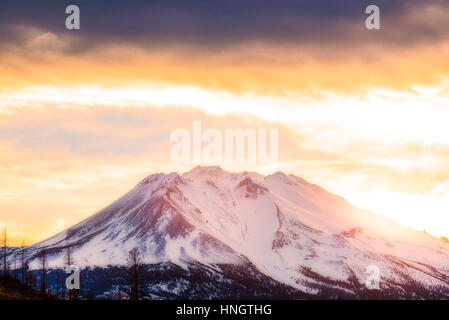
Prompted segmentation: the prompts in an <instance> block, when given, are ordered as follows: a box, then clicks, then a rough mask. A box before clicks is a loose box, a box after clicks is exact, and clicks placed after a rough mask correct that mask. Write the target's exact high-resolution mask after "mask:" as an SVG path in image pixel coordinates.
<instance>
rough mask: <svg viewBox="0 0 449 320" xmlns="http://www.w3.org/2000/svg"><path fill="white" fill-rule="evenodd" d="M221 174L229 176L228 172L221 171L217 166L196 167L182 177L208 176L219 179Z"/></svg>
mask: <svg viewBox="0 0 449 320" xmlns="http://www.w3.org/2000/svg"><path fill="white" fill-rule="evenodd" d="M223 174H229V172H227V171H225V170H223V169H222V168H221V167H219V166H196V167H195V168H193V169H192V170H190V171H187V172H186V173H184V174H183V176H184V175H185V176H187V177H197V176H209V177H219V176H222V175H223Z"/></svg>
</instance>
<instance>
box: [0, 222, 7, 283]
mask: <svg viewBox="0 0 449 320" xmlns="http://www.w3.org/2000/svg"><path fill="white" fill-rule="evenodd" d="M0 244H1V246H2V255H3V256H2V264H3V279H4V281H6V278H7V277H8V260H7V256H6V252H7V247H8V238H7V235H6V228H4V229H3V235H2V238H1V240H0Z"/></svg>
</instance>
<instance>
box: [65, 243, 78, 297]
mask: <svg viewBox="0 0 449 320" xmlns="http://www.w3.org/2000/svg"><path fill="white" fill-rule="evenodd" d="M64 264H65V267H66V268H69V267H70V266H72V265H74V264H75V260H74V259H73V256H72V247H67V248H66V250H65V255H64ZM80 283H81V275H80ZM79 295H80V289H70V290H68V292H67V297H68V299H69V300H78V299H79Z"/></svg>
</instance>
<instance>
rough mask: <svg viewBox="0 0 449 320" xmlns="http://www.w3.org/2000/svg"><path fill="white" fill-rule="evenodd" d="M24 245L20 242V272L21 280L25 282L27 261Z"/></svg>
mask: <svg viewBox="0 0 449 320" xmlns="http://www.w3.org/2000/svg"><path fill="white" fill-rule="evenodd" d="M25 251H26V248H25V245H24V243H23V242H22V246H21V247H20V274H21V276H22V282H23V283H24V284H25V283H26V271H27V269H28V267H27V263H26V260H25Z"/></svg>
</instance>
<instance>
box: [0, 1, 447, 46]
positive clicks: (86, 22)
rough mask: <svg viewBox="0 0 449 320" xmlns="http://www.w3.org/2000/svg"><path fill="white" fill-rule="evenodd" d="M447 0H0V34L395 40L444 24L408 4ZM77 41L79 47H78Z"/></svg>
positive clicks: (141, 39)
mask: <svg viewBox="0 0 449 320" xmlns="http://www.w3.org/2000/svg"><path fill="white" fill-rule="evenodd" d="M373 3H375V4H376V5H378V6H379V7H380V8H381V15H382V30H381V31H377V33H373V32H372V31H368V30H366V29H365V26H364V21H365V17H366V15H365V13H364V11H365V8H366V7H367V6H368V5H370V4H373ZM448 3H449V1H447V0H376V1H372V0H369V1H367V0H345V1H342V0H313V1H312V0H221V1H216V0H188V1H186V0H153V1H143V0H142V1H138V0H134V1H124V0H122V1H111V0H108V1H105V0H96V1H89V0H78V1H49V0H44V1H33V0H15V1H12V0H11V1H5V0H0V39H1V40H2V42H4V43H5V42H12V43H14V42H18V41H19V40H20V35H18V34H17V33H14V32H12V30H15V29H11V28H12V27H13V26H17V25H22V26H29V27H35V28H39V29H42V30H46V31H50V32H53V33H57V34H70V35H73V34H76V35H77V36H80V37H82V38H83V40H84V41H83V42H82V43H77V47H78V48H77V49H76V48H72V50H73V52H74V53H76V52H77V50H83V49H88V48H93V47H97V46H98V45H104V44H108V43H119V44H131V45H137V46H142V47H152V46H161V45H192V46H207V47H212V48H213V47H223V46H230V45H235V44H242V43H245V42H248V41H254V42H267V43H289V44H292V43H293V44H317V43H318V44H320V43H332V44H338V43H350V44H351V43H354V44H357V43H359V42H364V41H365V40H366V38H369V39H370V40H371V41H384V42H391V43H399V44H401V45H403V44H407V43H413V42H416V41H422V40H423V39H426V40H433V39H440V38H441V37H443V36H447V34H448V33H449V25H445V26H443V28H441V26H438V25H435V21H432V20H430V21H427V23H428V25H427V24H425V25H423V23H422V21H418V22H416V23H415V22H414V21H407V20H406V19H405V20H404V15H406V14H408V13H409V12H410V9H411V8H414V7H419V6H429V5H431V4H434V5H438V6H441V8H442V9H445V10H448V12H449V6H448ZM69 4H77V5H79V7H80V9H81V30H80V31H68V30H66V29H65V17H66V15H65V7H66V6H67V5H69ZM80 47H81V48H80Z"/></svg>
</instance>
